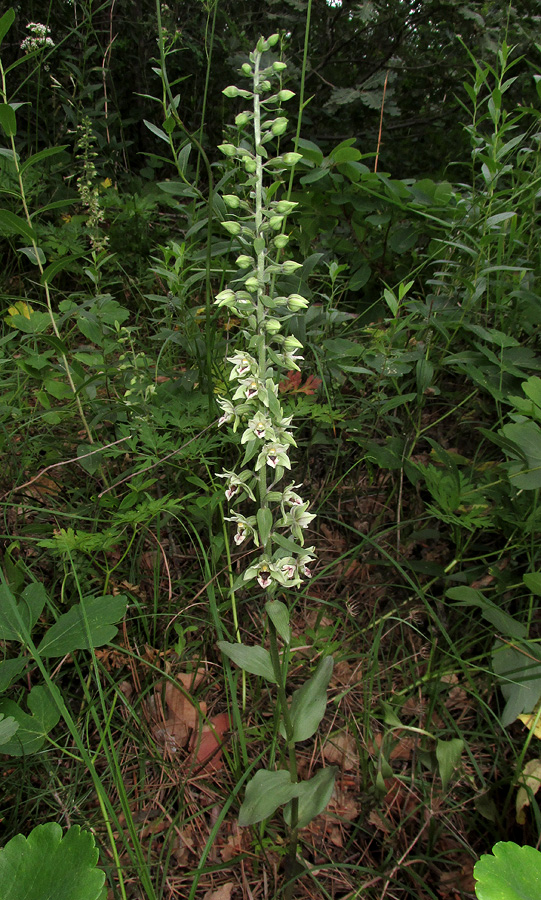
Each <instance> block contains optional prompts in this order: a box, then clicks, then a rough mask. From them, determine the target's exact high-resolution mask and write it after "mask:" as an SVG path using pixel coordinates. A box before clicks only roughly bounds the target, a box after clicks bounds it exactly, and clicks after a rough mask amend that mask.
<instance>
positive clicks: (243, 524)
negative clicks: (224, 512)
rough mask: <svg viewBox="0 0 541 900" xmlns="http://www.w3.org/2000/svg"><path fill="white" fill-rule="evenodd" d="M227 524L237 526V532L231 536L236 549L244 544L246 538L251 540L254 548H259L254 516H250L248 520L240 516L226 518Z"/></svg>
mask: <svg viewBox="0 0 541 900" xmlns="http://www.w3.org/2000/svg"><path fill="white" fill-rule="evenodd" d="M226 521H227V522H234V523H235V524H236V526H237V530H236V532H235V534H234V536H233V540H234V541H235V544H236V545H237V547H240V545H241V544H243V543H244V541H245V540H246V538H250V537H251V538H253V540H254V544H255V545H256V547H258V546H259V536H258V534H257V530H256V518H255V516H250V517H249V518H245V517H244V516H241V515H234V516H226Z"/></svg>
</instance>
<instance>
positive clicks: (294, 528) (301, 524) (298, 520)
mask: <svg viewBox="0 0 541 900" xmlns="http://www.w3.org/2000/svg"><path fill="white" fill-rule="evenodd" d="M308 506H309V503H300V504H294V505H293V506H291V507H290V508H289V510H288V512H286V514H285V515H284V517H283V519H282V520H281V521H280V522H279V523H278V525H279V526H280V527H282V528H290V529H291V534H292V535H293V537H294V538H296V540H297V541H299V543H300V544H301V545H302V544H304V535H303V530H304V529H305V528H308V526H309V524H310V522H312V521H313V519H315V514H314V513H309V512H308Z"/></svg>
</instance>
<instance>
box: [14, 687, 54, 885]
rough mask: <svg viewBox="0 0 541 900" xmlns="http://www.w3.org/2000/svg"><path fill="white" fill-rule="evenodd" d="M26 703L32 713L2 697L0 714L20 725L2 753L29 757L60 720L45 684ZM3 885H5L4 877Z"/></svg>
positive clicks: (28, 697)
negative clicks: (11, 718)
mask: <svg viewBox="0 0 541 900" xmlns="http://www.w3.org/2000/svg"><path fill="white" fill-rule="evenodd" d="M27 704H28V709H29V710H30V712H31V715H29V714H28V713H26V712H24V710H22V709H21V708H20V706H19V705H18V704H17V703H14V702H13V700H0V713H3V714H4V715H5V716H12V717H13V718H14V719H15V721H16V722H17V723H18V725H19V727H18V729H17V731H16V732H15V734H14V735H13V737H12V738H11V739H10V740H9V741H7V742H6V743H5V744H3V745H2V753H7V754H8V755H9V756H27V755H28V754H29V753H35V752H36V751H37V750H40V749H41V747H42V746H43V744H44V743H45V738H46V736H47V734H48V733H49V731H50V730H51V729H52V728H54V726H55V725H56V724H57V723H58V720H59V719H60V713H59V711H58V707H57V705H56V703H55V702H54V701H53V699H52V697H51V694H50V692H49V691H48V690H47V688H45V687H43V685H39V684H38V685H37V686H36V687H34V688H32V690H31V691H30V693H29V694H28V696H27ZM0 885H1V886H2V888H3V887H4V884H3V882H2V880H1V878H0ZM2 900H4V898H2Z"/></svg>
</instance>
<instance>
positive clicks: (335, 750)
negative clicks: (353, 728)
mask: <svg viewBox="0 0 541 900" xmlns="http://www.w3.org/2000/svg"><path fill="white" fill-rule="evenodd" d="M323 756H324V757H325V759H326V761H327V762H328V763H329V764H330V765H335V766H340V767H341V768H342V769H344V770H345V771H347V772H351V771H352V770H353V769H356V768H357V766H358V764H359V754H358V752H357V744H356V741H355V738H354V737H353V735H352V734H348V733H347V732H346V731H341V732H339V733H338V734H335V735H333V736H332V737H330V738H328V740H327V741H326V742H325V744H324V747H323Z"/></svg>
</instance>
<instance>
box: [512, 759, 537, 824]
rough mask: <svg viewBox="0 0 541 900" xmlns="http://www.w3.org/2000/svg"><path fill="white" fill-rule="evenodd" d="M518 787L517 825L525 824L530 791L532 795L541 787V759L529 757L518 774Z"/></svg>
mask: <svg viewBox="0 0 541 900" xmlns="http://www.w3.org/2000/svg"><path fill="white" fill-rule="evenodd" d="M519 785H520V786H519V789H518V791H517V799H516V811H517V814H516V818H517V822H518V824H519V825H525V824H526V813H525V811H524V810H525V808H526V807H527V806H529V805H530V793H529V791H528V788H529V789H530V791H531V793H532V794H533V795H534V797H535V795H536V794H537V791H538V790H539V788H540V787H541V759H530V760H529V762H527V763H526V765H525V766H524V769H523V770H522V775H521V776H520V781H519Z"/></svg>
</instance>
